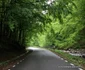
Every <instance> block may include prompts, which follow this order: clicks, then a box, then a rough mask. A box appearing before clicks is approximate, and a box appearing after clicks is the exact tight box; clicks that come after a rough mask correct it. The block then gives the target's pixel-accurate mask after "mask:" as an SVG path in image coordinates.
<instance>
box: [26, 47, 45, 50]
mask: <svg viewBox="0 0 85 70" xmlns="http://www.w3.org/2000/svg"><path fill="white" fill-rule="evenodd" d="M26 50H45V49H43V48H38V47H28V48H26Z"/></svg>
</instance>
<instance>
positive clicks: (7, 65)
mask: <svg viewBox="0 0 85 70" xmlns="http://www.w3.org/2000/svg"><path fill="white" fill-rule="evenodd" d="M10 53H11V54H9V53H7V54H8V55H7V54H6V55H1V56H0V63H2V62H5V63H3V64H1V65H0V70H8V69H9V68H11V67H12V66H13V65H15V64H16V63H17V62H19V61H20V60H22V59H23V58H24V57H25V56H26V54H27V53H26V52H25V53H18V54H17V53H13V52H10ZM16 57H18V58H17V59H16ZM14 58H15V59H14ZM7 60H9V62H6V61H7Z"/></svg>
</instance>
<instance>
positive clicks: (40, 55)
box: [9, 48, 81, 70]
mask: <svg viewBox="0 0 85 70" xmlns="http://www.w3.org/2000/svg"><path fill="white" fill-rule="evenodd" d="M29 49H30V50H33V52H32V53H31V54H30V55H27V56H26V57H25V58H24V59H23V60H22V61H20V63H17V64H16V65H14V66H13V67H12V68H11V69H9V70H81V69H80V68H79V67H77V66H74V65H73V64H71V63H68V61H66V60H64V59H63V58H61V57H59V56H58V55H56V54H54V53H52V52H51V51H49V50H46V49H40V48H29Z"/></svg>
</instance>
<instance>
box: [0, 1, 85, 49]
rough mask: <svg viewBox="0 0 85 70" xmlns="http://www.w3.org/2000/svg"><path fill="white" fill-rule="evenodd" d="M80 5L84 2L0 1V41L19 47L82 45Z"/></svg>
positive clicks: (82, 29)
mask: <svg viewBox="0 0 85 70" xmlns="http://www.w3.org/2000/svg"><path fill="white" fill-rule="evenodd" d="M84 3H85V2H84V0H81V1H78V0H76V1H74V0H41V1H40V0H0V40H1V41H3V39H5V40H8V41H9V42H17V43H19V44H20V45H23V46H26V45H28V46H29V45H37V46H50V45H52V44H55V46H56V47H58V48H65V49H67V48H69V47H72V46H73V45H75V44H78V42H82V43H83V42H84V38H85V36H84V23H85V21H84V10H85V8H84ZM82 43H81V45H82ZM41 44H42V45H41ZM77 47H78V46H77Z"/></svg>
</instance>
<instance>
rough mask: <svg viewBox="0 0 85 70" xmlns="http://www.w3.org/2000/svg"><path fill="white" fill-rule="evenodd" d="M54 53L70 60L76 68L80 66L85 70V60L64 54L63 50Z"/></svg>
mask: <svg viewBox="0 0 85 70" xmlns="http://www.w3.org/2000/svg"><path fill="white" fill-rule="evenodd" d="M52 51H53V52H54V53H56V54H57V55H59V56H60V57H62V58H64V59H66V60H68V62H70V63H73V64H74V65H76V66H79V67H81V68H83V69H84V70H85V59H84V58H82V57H79V56H73V55H70V54H69V53H67V52H63V51H61V50H52Z"/></svg>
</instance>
